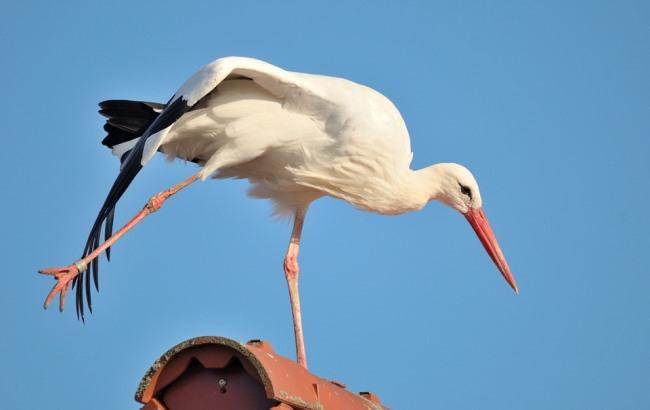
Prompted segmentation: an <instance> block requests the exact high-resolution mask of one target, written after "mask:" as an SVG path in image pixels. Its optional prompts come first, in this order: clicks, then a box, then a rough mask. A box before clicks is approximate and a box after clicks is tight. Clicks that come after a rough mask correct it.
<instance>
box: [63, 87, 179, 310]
mask: <svg viewBox="0 0 650 410" xmlns="http://www.w3.org/2000/svg"><path fill="white" fill-rule="evenodd" d="M113 101H114V100H113ZM107 103H108V102H103V103H100V107H101V108H102V110H103V111H104V110H106V113H105V114H106V115H107V116H109V115H112V114H116V112H111V111H110V110H109V109H108V108H109V107H107V106H106V105H107ZM134 103H135V102H134ZM147 104H154V103H144V105H145V106H147ZM109 105H110V104H109ZM155 105H156V106H157V107H155V108H159V107H160V104H155ZM153 108H154V107H149V109H150V110H151V109H153ZM189 109H190V107H189V106H188V105H187V102H186V101H185V100H184V99H182V98H177V99H176V100H174V101H173V102H171V103H168V104H167V105H166V106H165V109H164V110H163V111H162V112H161V113H160V115H158V116H157V117H156V119H155V120H154V121H153V122H152V123H151V124H150V125H149V126H148V127H147V129H146V130H145V131H144V133H143V134H142V136H141V137H140V139H139V140H138V142H137V143H136V144H135V146H134V147H133V148H132V149H131V151H130V152H129V153H128V155H125V158H124V161H123V163H122V168H121V170H120V173H119V174H118V175H117V178H116V179H115V182H114V183H113V186H111V189H110V191H109V192H108V195H107V196H106V199H105V200H104V203H103V204H102V207H101V209H100V210H99V214H98V215H97V218H96V219H95V222H94V223H93V226H92V228H91V230H90V234H89V235H88V240H87V241H86V246H85V247H84V251H83V253H82V255H81V257H82V258H85V257H86V256H88V255H90V254H91V253H92V252H93V251H95V249H97V248H98V247H99V243H100V241H99V238H100V237H101V230H102V225H103V224H104V223H106V225H105V226H106V228H105V229H106V232H112V219H113V215H114V212H115V205H116V204H117V202H118V201H119V199H120V198H121V197H122V195H123V194H124V192H126V189H127V188H128V187H129V185H130V184H131V182H132V181H133V179H134V178H135V177H136V175H137V174H138V173H139V172H140V170H141V169H142V164H141V161H142V154H143V152H144V145H145V142H146V141H147V139H148V138H149V137H150V136H151V135H154V134H156V133H157V132H159V131H161V130H163V129H165V128H167V127H169V126H170V125H171V124H173V123H174V122H175V121H176V120H177V119H178V118H180V117H181V116H182V115H183V114H185V113H186V112H187V111H188V110H189ZM116 115H117V114H116ZM149 115H151V114H150V113H149ZM133 138H134V137H133V134H130V138H129V139H128V140H131V139H133ZM105 145H107V144H105ZM90 265H91V266H89V269H88V270H86V272H84V273H83V274H80V275H78V276H77V277H76V278H75V280H74V282H73V286H76V293H77V295H76V297H77V300H76V305H77V317H79V318H80V319H81V320H82V321H83V320H84V292H83V290H82V288H83V284H84V277H83V276H85V281H86V285H87V288H86V289H87V291H86V299H87V302H88V308H89V310H90V311H91V312H92V306H91V300H90V280H91V279H90V276H91V275H92V276H93V278H94V280H95V284H96V285H97V282H98V276H99V258H96V259H95V260H94V261H93V262H92V263H91V264H90Z"/></svg>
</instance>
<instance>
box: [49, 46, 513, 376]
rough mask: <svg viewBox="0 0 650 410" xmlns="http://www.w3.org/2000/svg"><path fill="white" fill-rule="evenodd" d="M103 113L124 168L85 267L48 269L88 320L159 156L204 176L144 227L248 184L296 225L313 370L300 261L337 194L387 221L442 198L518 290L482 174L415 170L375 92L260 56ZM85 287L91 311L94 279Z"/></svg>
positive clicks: (292, 261)
mask: <svg viewBox="0 0 650 410" xmlns="http://www.w3.org/2000/svg"><path fill="white" fill-rule="evenodd" d="M100 105H101V106H102V108H103V110H102V111H101V112H102V113H103V114H104V115H106V116H107V117H108V118H109V119H108V121H107V126H106V127H105V128H106V130H107V131H108V132H109V136H108V137H107V139H105V141H104V143H105V144H106V145H109V146H111V147H112V148H113V153H114V154H116V155H117V156H118V157H119V158H120V159H121V160H122V169H121V172H120V174H119V175H118V177H117V179H116V181H115V183H114V185H113V187H112V188H111V190H110V192H109V194H108V196H107V199H106V201H105V202H104V205H103V206H102V209H101V210H100V213H99V216H98V218H97V221H96V222H95V224H94V226H93V229H92V230H91V234H90V236H89V239H88V242H87V244H86V249H85V250H84V254H83V258H82V259H81V260H79V261H77V262H76V263H75V264H73V265H71V266H69V267H67V268H61V269H50V270H46V271H44V273H48V274H53V275H55V276H56V277H57V279H58V281H59V283H57V285H56V286H55V287H54V288H53V289H52V291H51V292H50V295H48V299H47V300H46V305H47V304H48V303H49V302H50V301H51V299H52V298H53V297H54V295H55V294H56V293H57V292H60V293H61V296H62V297H61V306H63V301H64V297H65V292H66V291H67V289H68V286H69V284H68V282H69V281H70V280H71V279H72V278H75V279H74V280H75V281H76V280H77V279H78V280H79V283H77V285H78V287H77V312H78V313H79V312H81V316H82V317H83V297H84V294H83V292H82V291H81V287H82V286H81V285H82V283H83V275H79V273H81V272H83V271H84V270H86V268H87V267H88V264H92V265H91V266H92V270H93V274H94V279H95V283H96V276H97V260H96V259H95V258H96V257H97V255H99V254H100V253H101V252H102V251H103V250H105V249H106V250H107V248H108V247H109V246H110V245H111V244H112V243H113V242H114V241H115V240H117V238H119V236H120V235H121V234H123V233H124V232H126V230H128V229H130V228H131V227H132V225H127V226H126V227H125V228H123V230H121V231H120V232H118V233H117V234H116V235H114V237H111V238H110V239H108V240H107V241H106V242H105V243H104V244H102V245H101V246H100V244H99V235H100V231H101V225H102V223H105V226H106V228H105V229H106V231H107V232H108V233H111V232H112V228H111V226H112V213H113V210H114V207H115V204H116V203H117V201H118V200H119V198H120V197H121V195H122V194H123V193H124V191H125V190H126V188H127V187H128V185H129V184H130V182H131V181H132V180H133V178H134V177H135V175H136V174H137V173H138V172H139V170H140V168H141V167H142V166H144V165H146V163H147V162H148V161H149V160H150V159H151V157H152V156H153V155H155V153H156V152H158V151H161V152H163V153H164V154H166V155H167V156H168V157H169V158H172V159H173V158H180V159H184V160H190V161H193V162H196V163H198V164H199V165H200V166H201V169H200V171H199V172H198V173H197V174H196V175H195V176H193V177H191V178H190V179H188V180H186V181H184V182H183V183H181V184H179V185H177V186H176V187H173V188H172V189H170V190H168V191H165V192H163V193H161V194H159V195H157V196H155V197H153V198H152V199H151V200H150V201H149V203H148V204H147V206H146V207H145V209H144V210H143V211H141V213H139V214H138V215H136V217H135V218H134V221H135V223H137V222H139V220H141V219H142V218H144V216H146V215H147V214H148V213H150V212H153V211H155V210H157V209H158V208H159V207H160V205H161V204H162V202H163V201H164V200H165V199H166V198H167V197H169V196H171V195H173V194H174V193H175V192H177V191H179V190H180V189H182V188H183V187H185V186H187V185H189V184H190V183H192V182H194V181H195V180H197V179H203V180H205V179H206V178H208V177H210V176H214V177H216V178H247V179H248V180H250V182H251V183H252V187H251V189H250V194H251V195H252V196H254V197H259V198H269V199H271V200H272V201H273V202H274V204H275V210H276V213H277V214H279V215H289V216H294V228H293V233H292V236H291V241H290V244H289V249H288V251H287V255H286V256H285V276H286V278H287V281H288V284H289V291H290V297H291V303H292V313H293V316H294V330H295V334H296V345H297V352H298V359H299V361H300V363H301V364H303V365H306V359H305V350H304V344H303V337H302V325H301V318H300V316H301V313H300V304H299V297H298V285H297V281H298V272H299V269H298V264H297V256H298V247H299V240H300V234H301V231H302V225H303V220H304V217H305V213H306V212H307V208H308V206H309V204H310V203H311V202H312V201H314V200H315V199H317V198H319V197H321V196H324V195H331V196H333V197H336V198H340V199H343V200H345V201H347V202H349V203H351V204H353V205H354V206H356V207H358V208H360V209H363V210H368V211H374V212H378V213H381V214H399V213H403V212H407V211H411V210H416V209H420V208H422V207H423V206H424V205H426V203H427V202H429V201H430V200H433V199H435V200H440V201H441V202H443V203H445V204H447V205H449V206H450V207H452V208H454V209H456V210H458V211H459V212H461V213H462V214H464V215H465V217H466V218H467V219H468V221H469V222H470V224H472V227H473V228H474V230H475V231H476V233H477V234H478V236H479V238H480V240H481V242H482V243H483V245H484V247H485V249H486V250H487V251H488V253H489V254H490V257H491V258H492V259H493V260H494V262H495V263H496V264H497V266H498V268H499V270H500V271H501V273H502V274H503V276H504V277H505V278H506V280H507V281H508V283H509V284H510V285H511V286H512V287H513V289H515V291H517V286H516V283H515V281H514V278H513V277H512V275H511V273H510V269H509V268H508V265H507V263H506V261H505V258H504V256H503V254H502V252H501V250H500V249H499V246H498V243H497V242H496V238H495V237H494V234H493V233H492V230H491V228H490V226H489V224H488V222H487V219H486V218H485V215H484V214H483V211H482V210H481V205H482V200H481V195H480V192H479V188H478V184H477V183H476V180H475V179H474V177H473V176H472V174H471V173H470V172H469V171H468V170H467V169H466V168H464V167H462V166H461V165H457V164H436V165H432V166H430V167H426V168H424V169H420V170H411V169H410V163H411V159H412V153H411V146H410V141H409V135H408V131H407V129H406V125H405V124H404V121H403V120H402V117H401V115H400V113H399V112H398V110H397V109H396V108H395V106H394V105H393V104H392V103H391V102H390V101H389V100H388V99H387V98H386V97H384V96H383V95H382V94H380V93H379V92H377V91H375V90H373V89H371V88H368V87H366V86H363V85H360V84H357V83H354V82H351V81H348V80H345V79H341V78H334V77H327V76H321V75H312V74H303V73H295V72H289V71H285V70H283V69H281V68H278V67H275V66H273V65H270V64H268V63H265V62H263V61H259V60H255V59H251V58H242V57H228V58H222V59H219V60H216V61H214V62H212V63H210V64H208V65H207V66H205V67H203V68H202V69H201V70H199V71H198V72H197V73H196V74H194V75H193V76H192V77H190V78H189V79H188V80H187V81H186V82H185V84H183V86H181V88H180V89H179V90H178V91H177V92H176V93H175V94H174V96H173V97H172V98H171V100H170V101H169V102H168V103H167V104H166V105H162V104H155V103H141V102H133V101H122V100H115V101H107V102H104V103H102V104H100ZM134 124H135V125H134ZM139 125H142V128H139V127H138V126H139ZM135 223H133V225H135ZM107 236H110V235H107ZM77 275H79V276H78V277H77ZM85 280H86V282H85V283H86V292H85V294H86V298H87V299H88V304H89V306H90V285H89V283H90V276H89V273H88V274H87V275H86V279H85Z"/></svg>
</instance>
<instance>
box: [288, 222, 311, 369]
mask: <svg viewBox="0 0 650 410" xmlns="http://www.w3.org/2000/svg"><path fill="white" fill-rule="evenodd" d="M306 211H307V210H306V209H298V210H297V211H296V215H295V219H294V221H293V231H292V232H291V240H290V241H289V248H288V249H287V254H286V256H285V257H284V276H285V278H287V285H289V299H290V300H291V314H292V315H293V330H294V334H295V337H296V356H297V360H298V363H299V364H300V365H301V366H303V367H305V368H307V354H306V352H305V340H304V337H303V332H302V315H301V313H300V293H299V292H298V275H299V274H300V268H299V267H298V251H299V248H300V234H301V233H302V225H303V222H304V221H305V213H306Z"/></svg>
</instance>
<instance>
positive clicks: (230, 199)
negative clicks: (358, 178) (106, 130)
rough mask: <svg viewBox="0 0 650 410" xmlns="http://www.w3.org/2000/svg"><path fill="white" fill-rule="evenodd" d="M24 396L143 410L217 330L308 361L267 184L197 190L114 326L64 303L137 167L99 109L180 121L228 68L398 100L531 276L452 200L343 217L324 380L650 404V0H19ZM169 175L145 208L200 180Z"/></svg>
mask: <svg viewBox="0 0 650 410" xmlns="http://www.w3.org/2000/svg"><path fill="white" fill-rule="evenodd" d="M2 9H3V11H2V13H1V14H0V51H1V53H2V56H3V58H2V64H0V75H1V77H2V78H3V81H2V84H3V86H2V91H3V98H2V99H0V113H1V114H0V115H1V119H2V138H3V141H4V147H3V149H2V151H1V152H0V155H1V156H2V158H1V159H2V161H0V164H1V165H0V166H2V173H3V175H4V178H3V184H2V185H3V190H2V192H3V197H2V201H1V202H0V206H1V207H2V208H1V211H2V215H4V218H3V230H2V236H1V237H0V238H2V249H3V255H4V257H3V262H4V275H3V278H4V280H5V282H4V289H5V293H4V295H3V297H2V298H0V312H1V313H0V320H1V322H0V324H1V325H2V329H5V333H4V337H2V338H0V349H1V351H3V352H5V356H4V358H3V366H2V367H3V369H4V371H3V375H2V376H1V377H2V378H3V379H4V380H2V381H1V382H0V396H1V397H3V398H4V401H5V404H4V407H6V408H12V409H34V408H55V409H69V410H73V409H86V408H88V407H93V408H106V409H114V408H122V409H128V408H133V409H135V408H139V407H138V405H137V404H136V403H135V402H134V401H133V399H132V397H133V393H134V391H135V388H136V386H137V384H138V382H139V379H140V377H141V376H142V375H143V374H144V372H145V371H146V369H147V368H148V366H149V365H150V364H151V362H153V360H154V359H155V358H157V357H158V355H159V354H161V353H162V352H164V351H165V350H166V349H167V348H169V347H170V346H172V345H174V344H175V343H177V342H180V341H182V340H184V339H187V338H189V337H193V336H200V335H221V336H226V337H231V338H234V339H237V340H240V341H246V340H247V339H251V338H262V339H267V340H269V341H270V342H271V343H272V344H273V346H274V347H275V349H276V350H277V351H278V352H279V353H281V354H284V355H288V356H292V355H293V342H292V340H293V338H292V331H291V319H290V311H289V303H288V297H287V292H286V285H285V282H284V277H283V274H282V269H281V260H282V256H283V253H284V251H285V248H286V244H287V240H288V237H289V233H290V226H289V225H287V224H286V223H284V222H277V221H274V220H272V218H270V217H269V215H270V212H271V208H270V205H269V204H268V203H266V202H264V201H258V200H252V199H250V198H247V197H246V196H245V190H246V183H245V182H241V181H239V182H237V181H228V182H215V181H210V182H206V183H202V184H198V185H195V186H192V187H191V188H189V189H188V190H187V191H184V192H182V194H180V195H179V196H177V197H175V198H174V199H173V200H171V201H170V202H169V203H168V204H166V205H165V207H164V208H163V210H162V211H161V212H159V213H158V214H156V215H155V216H152V217H151V218H150V219H148V220H147V221H145V222H144V223H143V224H141V226H138V227H137V228H136V229H135V230H134V231H132V232H131V233H130V234H129V235H128V236H127V237H125V238H124V239H123V240H122V241H121V242H120V243H118V244H117V245H116V246H115V247H114V250H113V252H114V253H113V260H112V262H111V263H110V264H107V263H105V262H103V269H102V274H101V292H100V294H99V295H98V296H95V297H94V298H93V300H94V305H95V314H93V315H92V317H91V318H90V319H89V320H87V323H86V324H85V325H82V324H81V323H80V322H78V321H77V320H76V319H75V315H74V309H73V305H70V306H69V307H68V309H67V310H66V311H65V312H64V313H63V314H59V313H58V312H57V311H56V309H52V310H50V311H43V310H42V308H41V303H42V300H43V298H44V296H45V295H46V294H47V292H48V290H49V288H50V286H51V285H52V281H51V279H49V278H46V277H41V276H39V275H37V274H36V270H37V269H39V268H42V267H47V266H53V265H54V266H57V265H63V264H68V263H70V262H72V261H73V260H74V259H75V258H76V257H77V256H78V255H79V254H80V252H81V250H82V247H83V244H84V242H85V238H86V235H87V233H88V230H89V228H90V225H91V223H92V221H93V219H94V217H95V215H96V212H97V210H98V209H99V206H100V205H101V202H102V201H103V199H104V197H105V195H106V192H107V190H108V188H109V187H110V184H111V183H112V181H113V179H114V177H115V175H116V173H117V169H118V164H117V162H116V160H115V159H114V158H113V157H112V156H111V155H110V153H109V152H108V151H107V150H106V149H105V148H104V147H102V146H101V145H100V144H99V142H100V140H101V139H102V138H103V132H102V130H101V125H102V118H101V117H100V116H99V115H97V113H96V109H97V107H96V103H97V102H98V101H101V100H104V99H109V98H131V99H143V100H152V101H163V102H164V101H166V100H167V99H168V98H169V97H170V96H171V95H172V94H173V92H174V91H175V89H176V88H177V87H178V86H180V84H182V83H183V81H184V80H185V79H186V78H187V77H188V76H189V75H191V74H192V73H193V72H194V71H195V70H196V69H198V68H199V67H200V66H202V65H203V64H205V63H207V62H209V61H211V60H213V59H214V58H217V57H221V56H227V55H244V56H252V57H257V58H261V59H265V60H268V61H270V62H272V63H274V64H276V65H279V66H282V67H285V68H287V69H291V70H296V71H305V72H313V73H322V74H329V75H336V76H342V77H346V78H349V79H351V80H354V81H357V82H360V83H363V84H366V85H369V86H371V87H374V88H376V89H377V90H379V91H380V92H382V93H384V94H385V95H387V96H388V97H389V98H391V99H392V100H393V101H394V102H395V104H396V105H397V106H398V107H399V109H400V111H401V113H402V115H403V116H404V118H405V120H406V122H407V125H408V127H409V131H410V134H411V139H412V145H413V150H414V153H415V158H414V166H415V167H423V166H426V165H429V164H430V163H433V162H443V161H453V162H458V163H462V164H464V165H466V166H467V167H469V168H470V169H471V170H472V171H473V172H474V174H475V175H476V177H477V179H478V181H479V184H480V185H481V188H482V195H483V201H484V208H485V210H486V213H487V214H488V216H489V217H490V220H491V222H492V224H493V227H494V229H495V231H496V234H497V237H498V238H499V240H500V243H501V245H502V248H503V250H504V252H505V254H506V256H507V258H508V261H509V263H510V266H511V268H512V270H513V272H514V274H515V276H516V277H517V280H518V282H519V285H520V288H521V294H520V295H519V296H515V295H514V294H513V292H512V291H511V290H510V289H509V288H508V286H507V285H506V283H505V282H504V281H503V279H502V278H501V276H500V274H499V273H498V271H497V270H496V268H495V267H494V266H493V264H492V262H491V261H490V260H489V258H488V257H487V256H486V255H485V253H484V251H483V249H482V248H481V246H480V243H479V241H478V240H477V239H476V238H475V237H474V234H473V232H472V230H471V228H470V226H469V225H468V224H467V223H466V222H465V221H464V218H462V217H461V216H460V215H458V214H456V213H454V212H453V211H451V210H450V209H448V208H446V207H444V206H441V205H439V204H430V205H429V206H428V207H426V208H425V209H424V210H422V211H420V212H416V213H412V214H409V215H403V216H398V217H384V216H379V215H374V214H369V213H363V212H360V211H357V210H355V209H353V208H352V207H351V206H349V205H347V204H345V203H343V202H341V201H338V200H333V199H323V200H319V201H318V202H316V203H315V204H314V205H313V206H312V207H311V210H310V213H309V215H308V217H307V221H306V226H305V232H304V237H303V241H304V242H303V248H302V251H301V268H302V275H301V293H302V298H303V314H304V321H305V332H306V343H307V351H308V356H309V361H310V367H311V370H312V371H313V372H315V373H316V374H318V375H320V376H322V377H326V378H331V379H336V380H340V381H342V382H344V383H346V384H347V385H348V387H349V388H350V389H351V390H353V391H359V390H371V391H374V392H376V393H377V394H379V396H380V397H381V398H382V400H383V401H384V403H385V404H387V405H388V406H390V407H392V408H394V409H416V408H431V409H436V408H454V409H476V408H482V409H522V408H523V409H530V410H532V409H549V408H561V409H584V408H591V409H613V408H616V409H639V408H647V407H650V398H649V397H650V396H648V393H647V386H648V385H650V348H649V346H650V304H649V302H648V293H649V291H650V275H649V274H648V273H649V271H650V252H648V249H650V246H649V245H650V241H649V240H648V236H647V235H648V234H647V233H648V230H649V228H650V217H649V215H650V213H648V212H647V211H646V209H645V208H646V207H647V204H648V203H649V201H650V195H649V193H648V184H647V178H648V176H649V175H650V163H649V161H648V156H649V154H650V142H649V141H650V125H649V124H650V122H649V121H648V120H649V118H650V81H648V72H650V41H649V40H650V25H648V21H650V6H648V3H647V2H642V1H638V2H634V1H619V2H611V1H610V2H596V1H589V2H576V1H568V2H567V1H562V2H559V1H557V2H532V1H527V2H526V1H504V2H498V3H497V2H463V4H461V2H451V1H450V2H424V1H423V2H400V4H399V5H398V2H344V1H340V2H335V1H328V2H318V3H316V2H312V3H310V4H306V2H257V3H255V2H245V3H242V4H239V3H233V2H227V3H224V4H219V2H194V1H186V2H153V1H142V2H126V1H120V2H118V1H113V2H103V3H100V2H79V1H78V2H44V1H43V2H34V1H23V2H6V1H5V2H3V4H2ZM195 170H196V169H195V167H194V165H192V164H182V163H180V162H179V163H171V164H170V163H166V162H165V161H164V160H163V159H162V158H157V159H155V160H154V161H152V162H151V163H150V164H149V165H148V166H147V167H146V168H145V169H144V170H143V171H142V172H141V173H140V175H139V176H138V178H137V179H136V180H135V182H134V184H133V185H132V186H131V188H130V189H129V191H128V192H127V194H126V196H125V197H124V199H123V201H122V202H121V203H120V205H119V207H118V210H117V221H118V223H120V222H124V221H126V220H127V218H128V217H130V216H131V215H132V214H133V213H134V212H136V211H137V210H139V209H140V207H141V206H142V205H143V204H144V202H145V201H146V199H147V198H149V196H151V195H152V194H153V193H156V192H158V191H160V190H162V189H164V188H166V187H167V186H169V185H171V184H173V183H176V182H178V181H180V180H181V179H183V178H185V177H187V176H189V175H190V174H192V173H193V172H195Z"/></svg>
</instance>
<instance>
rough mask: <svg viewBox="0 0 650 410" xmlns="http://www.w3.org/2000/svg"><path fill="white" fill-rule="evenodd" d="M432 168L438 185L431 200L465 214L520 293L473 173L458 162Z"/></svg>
mask: <svg viewBox="0 0 650 410" xmlns="http://www.w3.org/2000/svg"><path fill="white" fill-rule="evenodd" d="M431 169H432V171H433V177H434V179H435V184H436V189H435V191H434V193H433V196H432V199H436V200H439V201H441V202H443V203H444V204H446V205H448V206H450V207H451V208H453V209H455V210H457V211H458V212H460V213H461V214H463V216H464V217H465V219H467V221H468V222H469V223H470V225H472V228H473V229H474V232H476V235H477V236H478V238H479V240H480V241H481V243H482V244H483V247H484V248H485V250H486V251H487V253H488V254H489V255H490V258H491V259H492V261H494V263H495V264H496V265H497V268H498V269H499V271H500V272H501V274H502V275H503V277H504V278H505V280H506V281H507V282H508V284H509V285H510V286H511V287H512V289H513V290H514V291H515V292H516V293H519V288H518V287H517V282H516V281H515V278H514V276H513V275H512V273H511V272H510V268H509V267H508V263H507V262H506V258H505V256H504V255H503V252H501V248H500V247H499V243H498V242H497V239H496V237H495V236H494V232H493V231H492V228H491V227H490V223H489V222H488V219H487V217H486V216H485V213H484V212H483V209H482V208H481V206H482V205H483V202H482V199H481V192H480V191H479V188H478V183H477V182H476V179H475V178H474V175H472V173H471V172H469V170H468V169H467V168H465V167H464V166H462V165H458V164H436V165H434V166H433V167H431Z"/></svg>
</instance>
